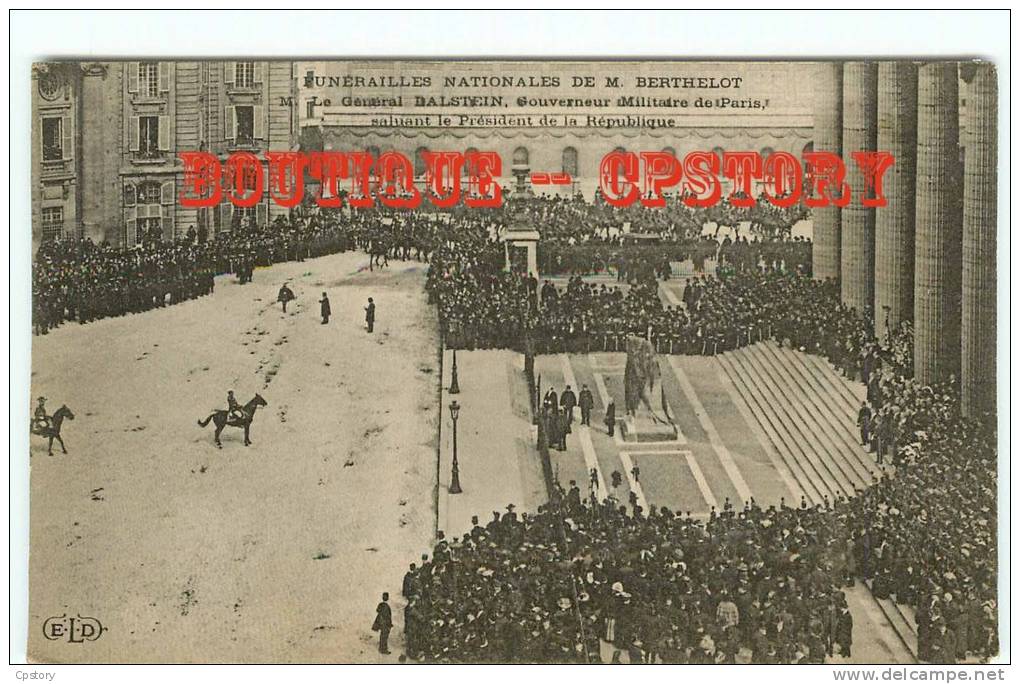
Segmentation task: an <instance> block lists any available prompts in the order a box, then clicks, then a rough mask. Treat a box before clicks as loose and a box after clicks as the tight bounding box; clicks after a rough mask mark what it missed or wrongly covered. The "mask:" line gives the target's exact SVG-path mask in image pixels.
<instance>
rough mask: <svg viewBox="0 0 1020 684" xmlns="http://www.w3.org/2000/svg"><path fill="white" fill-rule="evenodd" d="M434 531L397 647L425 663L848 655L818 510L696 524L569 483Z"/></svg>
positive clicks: (837, 574) (847, 629)
mask: <svg viewBox="0 0 1020 684" xmlns="http://www.w3.org/2000/svg"><path fill="white" fill-rule="evenodd" d="M561 493H562V496H561V497H559V498H558V499H556V500H554V501H553V502H552V503H550V504H548V505H546V506H543V507H542V508H540V510H539V511H538V513H537V514H536V515H534V516H530V517H529V516H527V515H522V516H521V517H518V516H517V515H516V514H515V513H514V512H513V510H512V509H510V510H508V512H507V513H504V514H503V515H502V516H501V515H500V514H499V513H494V514H493V520H492V522H490V523H489V524H488V525H486V526H485V527H481V526H479V525H477V524H476V525H475V527H474V529H473V530H472V531H471V532H470V533H469V534H466V535H464V537H463V538H460V539H454V540H451V541H450V542H447V541H445V540H444V541H441V542H440V543H439V544H438V545H437V546H436V548H435V552H434V555H433V557H432V559H431V560H429V561H427V562H425V563H424V564H423V565H422V566H421V567H420V568H418V567H414V568H412V569H411V570H410V571H409V572H408V574H407V576H406V578H405V581H404V593H405V595H406V596H407V598H408V604H407V608H406V609H405V634H406V639H407V650H408V655H409V656H410V657H413V658H419V659H423V660H427V661H437V662H449V661H452V662H460V661H470V662H598V661H602V662H617V661H618V662H632V663H638V662H647V663H652V662H665V663H735V662H754V663H790V662H815V663H820V662H822V661H823V659H824V658H825V657H826V655H832V654H834V653H842V654H844V655H846V654H849V653H850V652H851V648H852V618H851V617H850V614H849V611H848V609H847V605H846V601H845V599H844V597H843V595H842V593H841V592H840V587H841V586H842V584H843V582H844V578H845V577H846V574H847V573H846V566H847V548H846V545H845V543H844V539H845V535H844V533H843V530H842V529H841V528H839V527H838V526H834V525H832V524H831V522H830V520H829V516H830V515H831V512H829V511H825V510H821V509H804V510H795V509H791V508H785V507H784V508H775V507H772V508H769V509H763V508H761V507H759V506H757V505H752V504H749V505H748V506H747V507H745V508H744V510H742V511H739V512H737V511H734V510H732V509H730V508H727V510H724V511H723V512H721V513H719V514H718V515H717V514H715V513H713V515H712V517H711V518H710V519H709V520H708V521H704V520H700V519H698V518H695V517H692V516H691V515H690V514H689V513H687V514H683V513H681V512H673V511H670V510H668V509H665V508H662V509H653V510H651V511H649V515H647V516H642V515H631V514H629V513H628V511H627V509H626V507H617V506H616V504H615V503H614V502H612V500H607V502H605V503H602V504H593V503H591V502H585V501H582V498H581V494H580V492H579V490H578V488H577V487H576V486H572V487H571V488H570V490H569V491H567V492H561Z"/></svg>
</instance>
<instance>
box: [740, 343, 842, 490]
mask: <svg viewBox="0 0 1020 684" xmlns="http://www.w3.org/2000/svg"><path fill="white" fill-rule="evenodd" d="M733 358H734V359H735V360H736V361H737V364H738V365H740V366H741V367H742V368H743V370H744V372H746V373H747V374H748V375H749V376H750V377H751V378H752V380H753V381H754V382H755V383H756V384H757V386H758V388H759V390H760V391H761V392H762V393H763V394H764V396H765V397H766V399H767V401H768V402H769V404H770V405H771V406H773V407H774V408H775V410H777V411H778V412H779V415H780V416H781V417H782V416H785V421H784V422H785V423H786V427H787V431H788V434H789V435H790V436H791V438H792V439H793V440H797V442H798V446H800V448H801V451H802V452H805V453H806V455H807V456H808V457H809V458H810V459H812V460H813V462H816V463H817V464H818V465H817V467H816V471H817V472H818V474H819V475H820V476H821V477H822V478H823V480H824V482H825V484H827V485H828V490H829V491H830V492H831V493H832V494H833V495H835V494H843V495H845V496H852V495H853V494H854V492H855V490H856V489H857V487H858V486H859V482H858V481H857V479H856V478H855V476H854V475H853V473H852V472H848V471H847V469H846V468H845V466H844V465H843V464H842V462H841V460H842V459H841V458H840V456H839V452H838V449H836V448H835V447H834V446H833V445H832V443H831V439H830V438H829V436H828V434H827V432H828V430H827V429H826V426H825V425H822V424H820V423H819V422H818V421H817V420H816V419H815V416H814V415H813V412H812V411H810V410H808V408H807V407H805V406H804V404H803V398H802V397H800V396H797V397H796V398H795V396H794V395H795V394H797V395H799V392H796V393H795V391H794V388H791V387H788V386H787V383H786V382H784V381H783V380H782V379H781V376H780V375H779V373H778V372H777V371H776V370H775V369H774V368H772V363H771V362H770V361H769V360H768V359H763V358H762V357H761V356H760V355H759V353H758V352H757V351H756V350H755V349H754V348H753V346H752V347H745V348H744V349H742V350H740V351H738V352H734V354H733ZM831 498H832V497H830V500H831Z"/></svg>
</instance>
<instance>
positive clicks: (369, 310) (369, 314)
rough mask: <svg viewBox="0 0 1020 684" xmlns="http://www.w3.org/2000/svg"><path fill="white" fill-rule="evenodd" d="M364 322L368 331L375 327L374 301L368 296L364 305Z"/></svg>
mask: <svg viewBox="0 0 1020 684" xmlns="http://www.w3.org/2000/svg"><path fill="white" fill-rule="evenodd" d="M365 323H366V324H367V325H368V332H372V329H373V328H374V327H375V302H373V301H372V298H371V297H369V298H368V306H366V307H365Z"/></svg>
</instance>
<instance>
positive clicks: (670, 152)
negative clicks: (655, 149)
mask: <svg viewBox="0 0 1020 684" xmlns="http://www.w3.org/2000/svg"><path fill="white" fill-rule="evenodd" d="M662 151H663V152H665V153H666V154H668V155H670V156H671V157H675V156H676V149H674V148H672V147H663V148H662Z"/></svg>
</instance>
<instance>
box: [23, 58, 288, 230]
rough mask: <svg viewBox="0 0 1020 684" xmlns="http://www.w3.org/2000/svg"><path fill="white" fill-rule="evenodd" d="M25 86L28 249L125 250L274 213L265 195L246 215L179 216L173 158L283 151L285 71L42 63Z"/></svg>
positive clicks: (251, 66) (253, 64)
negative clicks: (82, 241) (67, 244)
mask: <svg viewBox="0 0 1020 684" xmlns="http://www.w3.org/2000/svg"><path fill="white" fill-rule="evenodd" d="M33 81H34V86H35V87H33V93H32V109H33V126H32V142H33V146H32V173H33V188H32V190H33V195H32V218H33V222H32V224H33V233H32V238H33V246H34V247H37V246H38V244H39V243H40V242H41V241H42V240H44V239H50V238H52V237H57V236H82V237H89V238H91V239H92V240H93V241H95V242H102V241H107V242H109V243H111V244H116V245H123V246H131V245H134V244H136V243H137V242H139V241H140V240H141V239H142V237H143V236H144V235H147V234H154V233H158V234H161V235H162V236H163V237H164V238H172V237H174V236H177V235H179V234H182V233H184V232H186V231H187V230H188V229H189V228H191V227H195V228H196V230H198V231H199V232H202V231H203V230H204V231H207V232H208V233H209V234H213V233H215V232H219V231H224V230H229V229H230V228H231V227H232V226H235V225H238V223H239V222H241V221H246V220H250V221H256V222H258V223H260V224H265V223H267V222H269V221H272V219H273V218H274V217H275V216H276V215H277V214H279V213H282V212H283V210H281V209H280V208H279V207H277V206H275V205H273V204H271V203H270V201H269V200H268V193H267V196H266V200H265V201H264V202H262V203H260V204H259V205H257V206H256V207H252V208H250V209H237V208H234V207H233V206H232V205H231V204H229V203H228V202H227V201H226V200H224V202H223V204H221V205H220V206H218V207H210V208H204V209H193V208H191V209H188V208H184V207H181V206H179V202H178V201H177V197H178V196H179V194H180V192H181V182H182V181H181V178H182V166H181V162H180V159H179V157H178V156H177V154H178V152H181V151H195V150H203V151H210V152H213V153H214V154H217V155H218V156H220V157H221V158H223V159H225V158H226V156H227V155H229V154H230V153H231V152H235V151H240V150H244V151H250V152H254V153H255V154H257V155H259V156H260V157H262V156H263V155H264V153H265V152H266V151H268V150H289V149H291V148H292V146H293V145H294V143H295V141H296V139H297V121H296V118H295V111H294V106H293V101H292V100H291V99H290V98H291V96H292V94H293V92H294V79H293V74H292V64H291V63H290V62H257V61H250V62H179V61H174V62H171V61H151V62H89V63H69V62H64V63H49V64H39V65H36V66H35V68H34V70H33ZM264 175H267V174H264Z"/></svg>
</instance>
